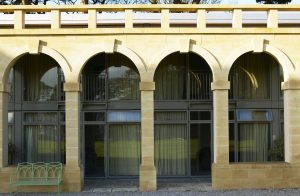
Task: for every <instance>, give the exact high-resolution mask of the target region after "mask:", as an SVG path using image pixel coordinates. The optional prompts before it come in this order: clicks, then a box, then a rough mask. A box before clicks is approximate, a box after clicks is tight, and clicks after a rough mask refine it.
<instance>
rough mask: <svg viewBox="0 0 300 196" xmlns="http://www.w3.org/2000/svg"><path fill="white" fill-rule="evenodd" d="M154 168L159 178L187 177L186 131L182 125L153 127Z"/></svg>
mask: <svg viewBox="0 0 300 196" xmlns="http://www.w3.org/2000/svg"><path fill="white" fill-rule="evenodd" d="M154 133H155V134H154V137H155V146H154V149H155V166H156V169H157V174H158V175H161V176H186V175H188V163H189V161H188V131H187V127H186V125H184V124H179V125H178V124H177V125H176V124H159V125H155V132H154Z"/></svg>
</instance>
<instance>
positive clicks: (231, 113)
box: [229, 111, 235, 120]
mask: <svg viewBox="0 0 300 196" xmlns="http://www.w3.org/2000/svg"><path fill="white" fill-rule="evenodd" d="M234 119H235V118H234V111H229V120H234Z"/></svg>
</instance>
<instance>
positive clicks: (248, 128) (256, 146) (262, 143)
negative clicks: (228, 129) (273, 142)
mask: <svg viewBox="0 0 300 196" xmlns="http://www.w3.org/2000/svg"><path fill="white" fill-rule="evenodd" d="M269 134H270V133H269V124H268V123H241V124H239V127H238V142H237V148H238V161H239V162H264V161H269V160H270V159H269V155H270V152H269V150H270V148H269V139H268V138H269V137H270V135H269Z"/></svg>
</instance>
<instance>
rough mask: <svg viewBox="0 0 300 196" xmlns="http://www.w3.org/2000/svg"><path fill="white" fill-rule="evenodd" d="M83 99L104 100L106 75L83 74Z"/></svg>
mask: <svg viewBox="0 0 300 196" xmlns="http://www.w3.org/2000/svg"><path fill="white" fill-rule="evenodd" d="M82 83H83V86H84V88H83V95H82V96H83V97H82V99H83V101H104V100H105V95H106V93H105V86H106V85H105V84H106V75H104V74H99V73H85V74H83V75H82Z"/></svg>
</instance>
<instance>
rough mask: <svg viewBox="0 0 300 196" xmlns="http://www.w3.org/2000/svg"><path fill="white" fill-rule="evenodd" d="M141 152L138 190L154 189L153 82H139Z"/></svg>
mask: <svg viewBox="0 0 300 196" xmlns="http://www.w3.org/2000/svg"><path fill="white" fill-rule="evenodd" d="M140 90H141V113H142V122H141V127H142V131H141V135H142V136H141V153H142V163H141V167H140V191H155V190H156V169H155V165H154V103H153V102H154V98H153V92H154V90H155V83H154V82H141V83H140Z"/></svg>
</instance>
